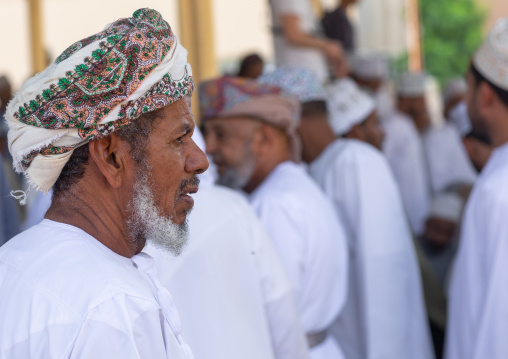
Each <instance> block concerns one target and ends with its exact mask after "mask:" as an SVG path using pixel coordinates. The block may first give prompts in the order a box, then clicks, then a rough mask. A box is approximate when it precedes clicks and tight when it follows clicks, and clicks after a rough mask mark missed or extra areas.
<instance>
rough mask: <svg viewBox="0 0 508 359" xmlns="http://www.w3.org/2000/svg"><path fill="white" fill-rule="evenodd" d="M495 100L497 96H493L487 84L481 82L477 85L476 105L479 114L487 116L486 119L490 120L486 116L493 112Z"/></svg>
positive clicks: (492, 91)
mask: <svg viewBox="0 0 508 359" xmlns="http://www.w3.org/2000/svg"><path fill="white" fill-rule="evenodd" d="M496 99H497V95H496V94H495V92H494V90H493V89H492V87H491V86H490V85H489V84H487V82H485V81H482V82H481V83H480V84H479V85H478V96H477V101H478V103H477V105H478V111H479V112H480V114H481V115H487V116H486V117H487V118H490V117H489V116H488V113H490V112H491V111H492V110H493V107H494V105H495V101H496ZM497 100H499V99H497Z"/></svg>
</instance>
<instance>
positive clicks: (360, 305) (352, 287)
mask: <svg viewBox="0 0 508 359" xmlns="http://www.w3.org/2000/svg"><path fill="white" fill-rule="evenodd" d="M259 81H261V82H263V83H268V84H270V85H273V86H279V87H281V88H283V89H285V90H286V91H288V92H290V93H292V94H293V95H295V96H297V97H298V98H299V99H300V101H301V102H302V113H301V114H302V119H301V123H300V126H299V129H298V132H299V134H300V135H301V138H302V142H303V159H304V160H305V161H306V162H307V163H308V165H309V172H310V174H311V176H312V177H313V178H314V180H316V182H317V183H318V184H319V186H320V187H321V188H322V189H323V190H324V192H325V194H326V195H327V196H328V198H329V199H331V200H332V202H333V204H334V206H335V209H336V213H337V215H338V217H339V219H340V220H341V221H342V222H343V223H344V225H345V228H346V234H347V238H348V241H349V258H350V259H349V260H350V268H349V273H350V275H349V287H348V298H347V301H346V306H345V308H344V310H343V312H342V313H341V315H340V316H339V317H338V318H337V320H336V321H335V322H334V323H333V326H332V329H331V331H332V333H333V335H334V336H335V337H336V338H337V340H338V341H339V342H340V344H341V347H342V348H343V350H344V354H345V357H346V358H348V359H364V358H378V357H386V358H406V357H412V358H433V352H432V343H431V339H430V332H429V328H428V325H427V320H426V313H425V308H424V302H423V293H422V287H421V279H420V273H419V270H418V263H417V258H416V255H415V251H414V246H413V241H412V238H411V232H410V229H409V226H408V225H407V221H406V218H405V213H404V208H403V204H402V200H401V198H400V194H399V189H398V188H397V185H396V182H395V180H394V178H393V175H392V173H391V171H390V168H389V166H388V163H387V162H386V159H385V158H384V156H383V155H382V154H381V153H380V151H378V150H377V149H376V148H374V147H373V146H371V145H369V144H367V143H363V142H361V141H358V140H355V139H346V138H342V137H340V138H338V137H337V136H336V135H335V134H334V132H333V130H332V127H331V125H330V122H329V120H330V119H331V118H333V121H340V119H341V117H340V116H338V115H337V116H336V114H335V112H337V111H338V113H342V112H347V113H349V112H350V113H352V114H360V116H356V117H348V116H344V117H342V120H344V122H345V123H344V124H342V123H340V122H337V124H336V125H337V127H338V128H346V127H347V126H350V125H351V121H350V118H353V119H358V118H360V121H361V119H362V117H363V116H362V115H361V114H364V116H368V115H369V114H371V113H372V112H373V111H374V108H373V106H372V104H369V102H368V101H357V100H356V99H355V96H352V97H350V101H348V104H347V105H348V109H347V111H344V110H343V109H341V108H339V107H342V105H344V104H343V102H342V101H340V102H338V101H335V100H332V99H329V98H328V96H327V93H326V91H325V90H324V88H323V86H322V85H321V84H320V83H319V80H318V79H317V78H316V77H315V76H314V75H313V73H312V72H311V71H309V70H307V69H305V68H296V67H288V66H286V67H281V68H279V69H277V70H275V71H273V72H272V73H267V74H264V75H263V76H262V77H261V78H260V79H259ZM341 81H344V80H341ZM331 87H333V85H332V86H331ZM357 91H358V90H355V91H352V92H349V93H352V94H353V95H355V94H357ZM331 96H335V93H331V94H330V97H331ZM337 96H341V95H340V94H339V95H337ZM344 96H345V98H348V96H347V95H344ZM364 99H365V98H364ZM365 105H367V106H365ZM401 268H404V269H403V270H401ZM387 288H389V289H388V290H387ZM402 336H405V337H408V338H409V337H410V338H411V339H409V340H406V341H404V343H401V342H400V341H399V340H398V339H397V338H400V337H402Z"/></svg>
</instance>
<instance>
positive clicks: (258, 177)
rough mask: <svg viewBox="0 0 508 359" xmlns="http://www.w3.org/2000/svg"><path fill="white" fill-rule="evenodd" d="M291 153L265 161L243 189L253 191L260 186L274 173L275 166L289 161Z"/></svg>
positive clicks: (248, 191)
mask: <svg viewBox="0 0 508 359" xmlns="http://www.w3.org/2000/svg"><path fill="white" fill-rule="evenodd" d="M289 160H290V158H289V154H287V155H282V156H274V157H272V158H270V159H269V160H268V161H266V162H264V163H263V164H262V165H261V166H258V168H257V169H256V170H255V172H254V174H253V175H252V177H251V179H250V181H249V183H247V185H246V186H245V187H244V188H243V190H244V191H245V192H247V193H252V192H254V190H255V189H256V188H258V187H259V186H260V185H261V184H262V183H263V181H264V180H265V179H266V178H267V177H268V176H269V175H270V173H272V172H273V171H274V170H275V168H277V166H278V165H280V164H281V163H284V162H287V161H289Z"/></svg>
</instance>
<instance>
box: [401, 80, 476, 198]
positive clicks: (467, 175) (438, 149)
mask: <svg viewBox="0 0 508 359" xmlns="http://www.w3.org/2000/svg"><path fill="white" fill-rule="evenodd" d="M429 84H431V82H429V79H428V78H427V76H426V75H424V74H422V73H406V74H403V75H402V76H401V78H400V79H399V83H398V88H397V91H398V96H399V97H398V107H399V109H400V110H401V111H402V112H404V113H406V114H407V115H409V116H410V117H411V118H412V119H413V121H414V123H415V125H416V127H417V129H418V131H419V132H420V136H421V138H422V141H423V148H424V152H425V157H426V164H427V168H428V174H429V180H430V187H431V190H432V193H434V194H436V193H440V192H442V191H444V190H446V189H447V188H449V187H450V186H456V185H472V184H473V183H474V181H475V180H476V171H475V169H474V168H473V166H472V164H471V162H470V161H469V159H468V158H467V153H466V151H465V149H464V146H463V145H462V142H461V139H460V136H459V134H458V133H457V131H456V130H455V128H454V127H453V126H452V125H451V124H449V123H442V122H441V123H438V121H432V119H431V112H430V110H429V108H428V104H429V103H430V101H429V98H428V95H427V93H428V91H426V87H427V86H430V85H429Z"/></svg>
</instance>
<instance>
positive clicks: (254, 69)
mask: <svg viewBox="0 0 508 359" xmlns="http://www.w3.org/2000/svg"><path fill="white" fill-rule="evenodd" d="M262 73H263V62H261V61H259V62H253V63H251V64H249V66H247V67H246V68H245V69H244V71H243V72H242V73H241V74H239V75H238V76H239V77H246V78H250V79H257V78H258V77H259V76H261V74H262Z"/></svg>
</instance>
